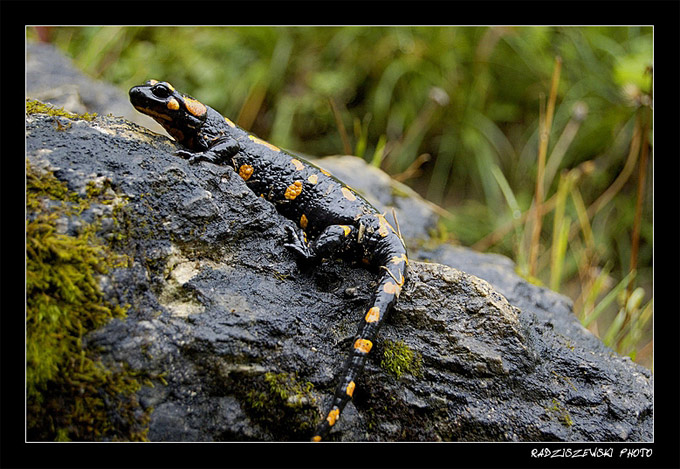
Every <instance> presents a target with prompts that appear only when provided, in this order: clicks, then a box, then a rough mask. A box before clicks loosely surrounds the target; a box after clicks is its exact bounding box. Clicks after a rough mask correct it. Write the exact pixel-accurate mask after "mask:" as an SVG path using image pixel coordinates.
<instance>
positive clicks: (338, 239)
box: [284, 225, 356, 264]
mask: <svg viewBox="0 0 680 469" xmlns="http://www.w3.org/2000/svg"><path fill="white" fill-rule="evenodd" d="M286 231H287V232H288V239H289V242H288V243H286V244H284V246H286V247H287V248H288V249H290V250H291V251H293V252H294V253H295V254H296V255H297V257H298V259H299V260H300V261H302V262H303V263H305V264H310V263H313V262H318V261H320V260H321V259H323V258H327V257H332V256H333V255H336V254H340V253H341V252H342V251H343V250H344V249H346V248H348V247H349V246H350V245H352V243H353V239H354V238H353V236H352V235H353V234H354V233H355V231H356V228H354V227H353V226H348V225H330V226H327V227H326V228H325V229H324V230H323V231H322V232H321V234H319V236H317V237H316V238H315V239H313V240H311V241H309V242H308V241H307V235H306V234H305V232H304V230H302V229H300V230H294V229H293V228H291V227H290V226H287V227H286Z"/></svg>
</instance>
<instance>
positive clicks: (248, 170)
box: [238, 164, 254, 181]
mask: <svg viewBox="0 0 680 469" xmlns="http://www.w3.org/2000/svg"><path fill="white" fill-rule="evenodd" d="M253 171H254V170H253V167H252V166H250V165H249V164H244V165H241V167H240V168H239V169H238V175H239V176H241V177H242V178H243V180H244V181H247V180H248V179H249V178H250V176H252V175H253Z"/></svg>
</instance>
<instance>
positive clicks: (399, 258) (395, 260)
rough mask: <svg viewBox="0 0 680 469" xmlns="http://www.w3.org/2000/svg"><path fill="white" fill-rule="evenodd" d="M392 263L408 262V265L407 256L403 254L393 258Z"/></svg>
mask: <svg viewBox="0 0 680 469" xmlns="http://www.w3.org/2000/svg"><path fill="white" fill-rule="evenodd" d="M390 262H391V263H392V264H401V263H402V262H406V264H407V265H408V259H407V258H406V254H402V255H401V256H393V257H392V259H390Z"/></svg>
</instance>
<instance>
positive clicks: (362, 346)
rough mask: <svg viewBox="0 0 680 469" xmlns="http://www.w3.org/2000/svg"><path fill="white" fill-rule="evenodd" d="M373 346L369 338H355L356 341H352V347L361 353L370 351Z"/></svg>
mask: <svg viewBox="0 0 680 469" xmlns="http://www.w3.org/2000/svg"><path fill="white" fill-rule="evenodd" d="M372 347H373V342H371V341H370V340H366V339H357V340H356V342H354V348H355V349H356V350H358V351H360V352H361V353H368V352H370V351H371V348H372Z"/></svg>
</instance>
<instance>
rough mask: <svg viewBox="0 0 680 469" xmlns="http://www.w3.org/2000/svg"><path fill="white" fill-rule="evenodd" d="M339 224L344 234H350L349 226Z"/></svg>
mask: <svg viewBox="0 0 680 469" xmlns="http://www.w3.org/2000/svg"><path fill="white" fill-rule="evenodd" d="M339 226H340V228H342V231H344V232H345V236H347V235H348V234H350V233H351V232H352V228H350V227H349V226H347V225H339Z"/></svg>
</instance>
